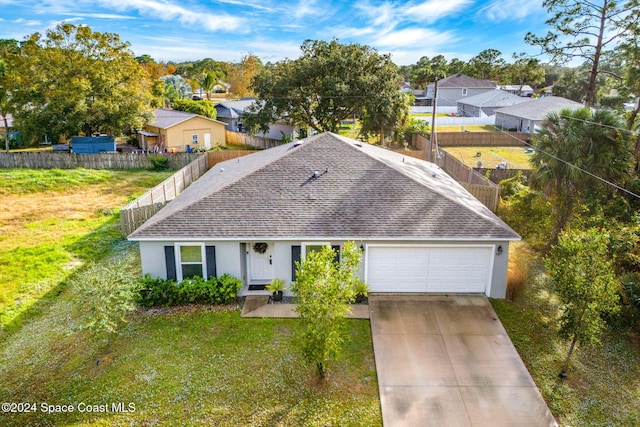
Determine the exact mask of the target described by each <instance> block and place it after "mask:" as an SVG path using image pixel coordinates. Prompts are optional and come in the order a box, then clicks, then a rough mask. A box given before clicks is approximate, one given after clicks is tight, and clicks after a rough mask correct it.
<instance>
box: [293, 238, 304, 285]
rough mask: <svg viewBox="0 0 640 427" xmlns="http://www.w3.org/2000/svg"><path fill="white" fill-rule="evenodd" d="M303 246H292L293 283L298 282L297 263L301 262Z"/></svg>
mask: <svg viewBox="0 0 640 427" xmlns="http://www.w3.org/2000/svg"><path fill="white" fill-rule="evenodd" d="M301 252H302V246H291V281H295V280H296V273H297V271H296V262H300V253H301Z"/></svg>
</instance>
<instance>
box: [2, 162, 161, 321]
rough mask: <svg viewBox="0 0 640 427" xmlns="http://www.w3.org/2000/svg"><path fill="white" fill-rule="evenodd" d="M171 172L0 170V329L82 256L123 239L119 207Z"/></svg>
mask: <svg viewBox="0 0 640 427" xmlns="http://www.w3.org/2000/svg"><path fill="white" fill-rule="evenodd" d="M170 173H171V172H149V171H133V172H127V171H104V170H89V169H73V170H58V169H53V170H30V169H2V170H0V180H2V182H3V186H2V189H1V190H0V198H1V200H2V206H1V207H0V226H1V229H2V231H1V232H0V332H2V330H3V329H5V328H7V327H8V326H9V325H10V324H11V323H12V322H14V321H16V318H17V317H18V316H19V315H20V314H21V313H24V312H26V311H27V310H28V309H29V308H30V307H31V305H32V304H34V303H35V302H36V301H37V300H38V299H39V298H40V297H41V296H43V295H45V294H46V293H47V292H48V291H49V290H51V289H53V288H54V287H55V286H56V284H58V283H59V282H61V281H62V280H64V278H66V277H67V276H68V275H69V274H70V273H71V272H72V271H73V269H74V268H75V267H76V266H77V265H79V264H80V263H81V262H82V261H91V260H96V259H99V258H100V257H102V256H104V254H105V253H106V252H107V251H109V250H110V249H111V247H112V245H113V243H114V242H116V241H119V240H120V239H121V238H122V235H121V233H120V229H119V227H120V224H119V216H118V212H119V209H120V206H123V205H124V204H125V203H126V202H127V201H128V200H129V199H130V198H131V197H132V195H134V194H135V195H139V194H142V193H143V192H144V191H145V190H146V189H148V188H150V187H152V186H153V185H155V184H157V183H158V182H161V181H162V180H163V179H165V178H166V177H167V176H168V175H169V174H170ZM17 323H19V321H18V322H17ZM13 326H17V325H13Z"/></svg>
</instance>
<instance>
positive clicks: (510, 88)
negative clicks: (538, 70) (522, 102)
mask: <svg viewBox="0 0 640 427" xmlns="http://www.w3.org/2000/svg"><path fill="white" fill-rule="evenodd" d="M500 90H504V91H505V92H509V93H512V94H514V95H518V96H525V97H531V96H532V95H533V88H532V87H531V86H529V85H501V86H500Z"/></svg>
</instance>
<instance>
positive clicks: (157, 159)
mask: <svg viewBox="0 0 640 427" xmlns="http://www.w3.org/2000/svg"><path fill="white" fill-rule="evenodd" d="M148 158H149V161H150V162H151V170H154V171H159V170H165V169H168V168H169V158H168V157H165V156H163V155H162V154H151V155H149V157H148Z"/></svg>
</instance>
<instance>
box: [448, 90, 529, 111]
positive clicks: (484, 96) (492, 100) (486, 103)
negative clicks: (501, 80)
mask: <svg viewBox="0 0 640 427" xmlns="http://www.w3.org/2000/svg"><path fill="white" fill-rule="evenodd" d="M530 100H531V98H523V97H521V96H518V95H514V94H512V93H509V92H505V91H503V90H498V89H496V90H489V91H486V92H482V93H479V94H477V95H473V96H469V97H467V98H462V99H459V100H458V104H465V105H471V106H474V107H493V108H496V107H506V106H509V105H515V104H522V103H523V102H527V101H530Z"/></svg>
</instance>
